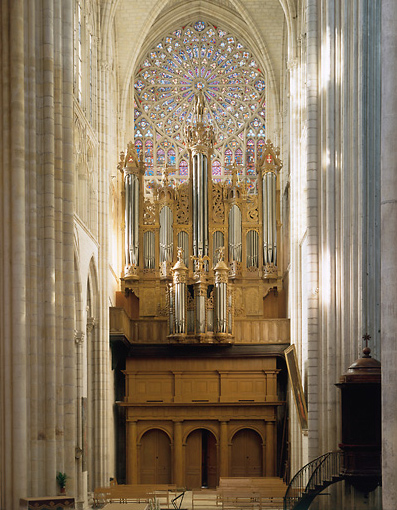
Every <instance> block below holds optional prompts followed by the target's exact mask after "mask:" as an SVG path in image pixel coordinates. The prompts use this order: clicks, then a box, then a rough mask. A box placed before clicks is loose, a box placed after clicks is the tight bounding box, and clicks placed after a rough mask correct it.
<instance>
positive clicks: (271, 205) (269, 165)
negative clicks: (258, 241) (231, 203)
mask: <svg viewBox="0 0 397 510" xmlns="http://www.w3.org/2000/svg"><path fill="white" fill-rule="evenodd" d="M279 154H280V150H279V149H278V148H276V147H273V144H272V142H271V141H270V140H267V141H266V143H265V145H264V147H263V151H262V157H261V159H260V161H259V163H258V167H257V169H258V173H259V175H260V178H261V182H262V189H261V191H262V226H263V270H264V272H263V277H264V278H277V173H278V172H279V171H280V170H281V168H282V166H283V165H282V162H281V160H280V158H279Z"/></svg>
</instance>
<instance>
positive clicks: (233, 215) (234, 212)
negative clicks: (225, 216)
mask: <svg viewBox="0 0 397 510" xmlns="http://www.w3.org/2000/svg"><path fill="white" fill-rule="evenodd" d="M241 255H242V243H241V211H240V209H239V207H238V206H237V205H233V206H232V208H231V209H230V212H229V260H230V261H236V262H241Z"/></svg>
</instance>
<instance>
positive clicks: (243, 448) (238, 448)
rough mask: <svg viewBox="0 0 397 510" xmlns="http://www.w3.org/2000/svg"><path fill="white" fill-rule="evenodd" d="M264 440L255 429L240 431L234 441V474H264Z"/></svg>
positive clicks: (232, 472)
mask: <svg viewBox="0 0 397 510" xmlns="http://www.w3.org/2000/svg"><path fill="white" fill-rule="evenodd" d="M262 458H263V455H262V441H261V438H260V436H259V434H257V433H256V432H255V431H254V430H251V429H243V430H240V431H238V432H237V433H236V434H235V435H234V437H233V441H232V466H231V475H232V476H263V466H262Z"/></svg>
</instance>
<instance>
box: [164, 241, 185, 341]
mask: <svg viewBox="0 0 397 510" xmlns="http://www.w3.org/2000/svg"><path fill="white" fill-rule="evenodd" d="M187 272H188V269H187V267H186V266H185V264H184V263H183V250H182V248H178V261H177V263H176V264H175V266H174V267H173V268H172V274H173V284H172V289H170V301H171V306H170V307H169V310H170V315H169V323H170V334H173V335H178V336H181V335H186V332H187V328H186V317H187V287H186V279H187Z"/></svg>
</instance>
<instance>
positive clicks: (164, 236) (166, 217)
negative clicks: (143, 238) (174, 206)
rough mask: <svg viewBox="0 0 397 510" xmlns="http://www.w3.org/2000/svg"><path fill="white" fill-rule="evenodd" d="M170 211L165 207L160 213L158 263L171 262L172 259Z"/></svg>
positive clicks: (171, 220) (171, 219)
mask: <svg viewBox="0 0 397 510" xmlns="http://www.w3.org/2000/svg"><path fill="white" fill-rule="evenodd" d="M172 224H173V218H172V211H171V209H170V208H169V207H168V206H165V207H163V208H162V209H161V211H160V262H172V258H173V236H174V234H173V226H172Z"/></svg>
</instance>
